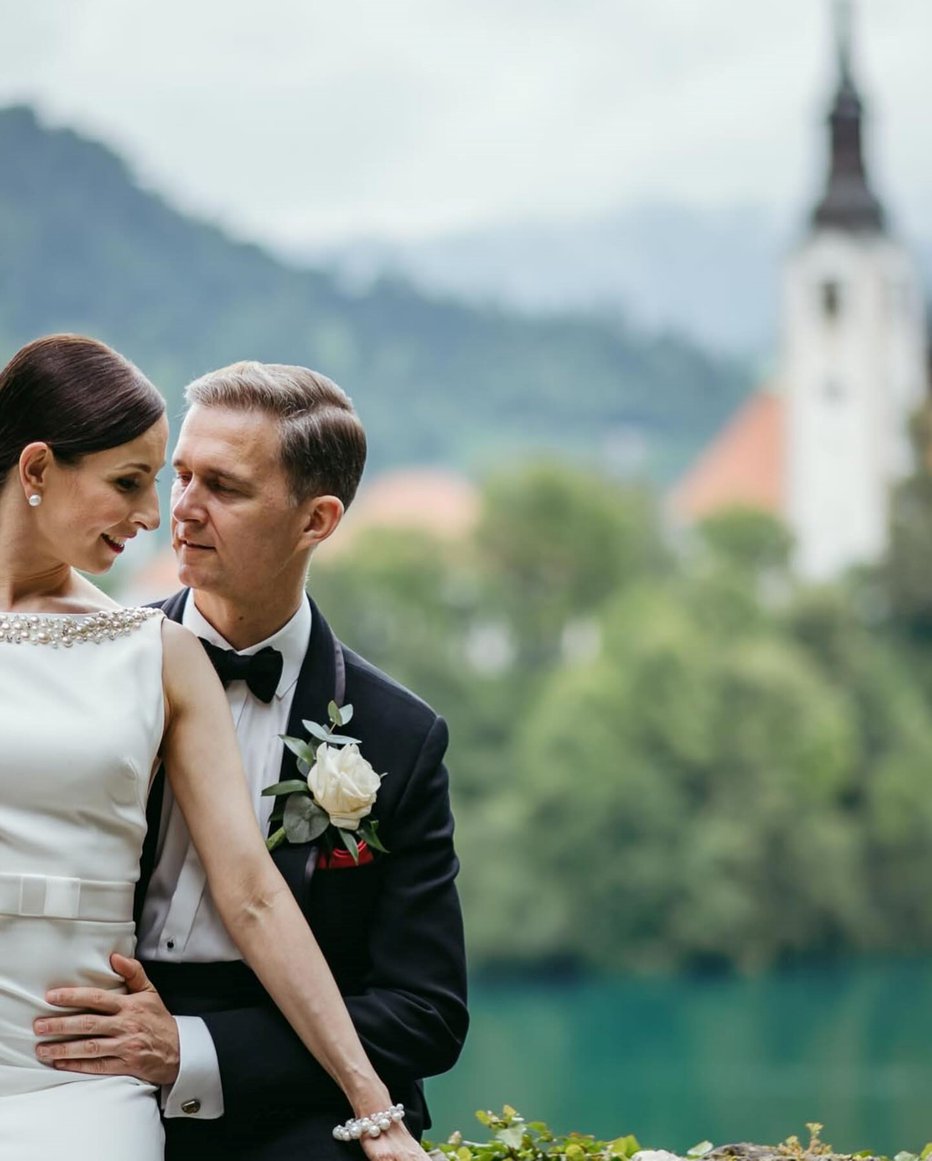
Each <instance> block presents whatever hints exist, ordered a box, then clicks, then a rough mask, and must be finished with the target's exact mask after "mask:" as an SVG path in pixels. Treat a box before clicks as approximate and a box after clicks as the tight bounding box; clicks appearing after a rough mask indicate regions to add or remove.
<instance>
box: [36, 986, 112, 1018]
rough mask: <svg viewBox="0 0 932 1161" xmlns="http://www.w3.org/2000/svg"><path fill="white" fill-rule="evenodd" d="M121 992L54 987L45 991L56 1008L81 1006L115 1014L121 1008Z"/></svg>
mask: <svg viewBox="0 0 932 1161" xmlns="http://www.w3.org/2000/svg"><path fill="white" fill-rule="evenodd" d="M120 999H121V996H120V993H119V992H108V991H106V990H105V989H104V988H53V989H52V990H51V991H50V992H46V993H45V1000H46V1003H48V1004H51V1005H52V1006H53V1007H55V1008H81V1009H85V1010H88V1011H91V1012H102V1013H104V1015H107V1016H115V1015H116V1014H117V1012H119V1010H120Z"/></svg>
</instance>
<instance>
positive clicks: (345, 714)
mask: <svg viewBox="0 0 932 1161" xmlns="http://www.w3.org/2000/svg"><path fill="white" fill-rule="evenodd" d="M352 716H353V707H352V706H351V705H337V703H336V702H335V701H332V702H330V704H329V705H328V706H327V717H328V718H329V719H330V720H331V722H332V723H333V724H334V725H335V726H345V725H346V723H347V722H348V721H349V720H350V718H351V717H352Z"/></svg>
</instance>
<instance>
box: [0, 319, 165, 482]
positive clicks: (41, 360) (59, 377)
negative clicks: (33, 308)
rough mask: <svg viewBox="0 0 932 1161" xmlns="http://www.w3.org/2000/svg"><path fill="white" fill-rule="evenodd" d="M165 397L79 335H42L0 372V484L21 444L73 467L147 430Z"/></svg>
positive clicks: (101, 347)
mask: <svg viewBox="0 0 932 1161" xmlns="http://www.w3.org/2000/svg"><path fill="white" fill-rule="evenodd" d="M164 412H165V400H164V399H163V398H162V396H161V395H160V394H159V393H158V391H156V389H155V388H154V387H153V386H152V384H151V383H150V382H149V380H148V379H147V378H146V377H145V375H143V373H142V371H140V370H139V368H138V367H136V366H135V365H134V364H133V363H131V362H130V361H129V359H124V358H123V356H122V355H120V354H118V353H117V352H116V351H114V350H113V349H112V348H111V347H108V346H107V345H106V343H100V342H98V341H97V340H96V339H89V338H86V337H85V336H84V335H46V336H45V338H41V339H36V340H35V341H34V342H32V343H29V344H28V345H27V346H25V347H23V348H22V349H21V350H19V351H17V352H16V354H15V355H14V356H13V358H12V359H10V361H9V363H7V365H6V366H5V367H4V368H3V370H2V371H0V487H2V486H3V484H4V483H5V482H6V478H7V475H8V473H9V471H10V469H11V468H12V467H15V465H16V464H17V463H18V462H19V457H20V453H21V452H22V450H23V448H24V447H26V445H27V444H30V443H34V442H37V441H41V442H43V443H47V444H48V445H49V447H50V448H51V449H52V451H53V452H54V454H55V458H56V460H58V461H59V462H60V463H64V464H76V463H77V462H78V461H79V460H80V459H81V457H82V456H86V455H90V454H91V453H92V452H99V451H106V450H107V449H108V448H111V447H119V446H120V444H124V443H128V442H129V441H130V440H133V439H136V438H137V436H140V435H142V434H143V432H146V431H148V430H149V428H150V427H151V426H152V424H153V423H155V422H156V420H157V419H159V418H160V417H161V416H162V415H163V414H164Z"/></svg>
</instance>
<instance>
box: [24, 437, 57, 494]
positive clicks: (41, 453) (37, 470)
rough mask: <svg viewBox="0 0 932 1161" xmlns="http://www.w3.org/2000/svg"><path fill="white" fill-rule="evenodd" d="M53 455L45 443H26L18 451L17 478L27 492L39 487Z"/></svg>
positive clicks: (43, 480)
mask: <svg viewBox="0 0 932 1161" xmlns="http://www.w3.org/2000/svg"><path fill="white" fill-rule="evenodd" d="M53 460H54V456H53V454H52V449H51V448H50V447H49V445H48V444H47V443H42V442H41V441H39V440H37V441H36V442H35V443H27V444H26V446H25V447H24V448H23V450H22V451H21V452H20V453H19V479H20V483H21V484H22V486H23V488H24V489H25V490H26V491H27V492H34V491H35V490H36V489H37V488H41V487H42V485H43V483H44V482H45V476H46V473H47V472H48V470H49V468H50V467H51V465H52V462H53Z"/></svg>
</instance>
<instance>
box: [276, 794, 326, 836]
mask: <svg viewBox="0 0 932 1161" xmlns="http://www.w3.org/2000/svg"><path fill="white" fill-rule="evenodd" d="M282 822H283V826H284V829H285V834H286V835H287V836H288V841H289V842H292V843H310V842H313V841H314V839H316V838H320V836H321V835H322V834H323V833H324V831H325V830H326V829H327V827H328V826H329V825H330V816H329V815H328V814H327V812H326V811H325V810H321V808H320V807H319V806H318V805H317V803H316V802H315V801H314V800H313V799H312V798H309V797H308V796H307V795H306V794H293V795H292V796H291V797H290V798H289V799H288V801H287V802H286V803H285V813H284V816H283V819H282Z"/></svg>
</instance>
